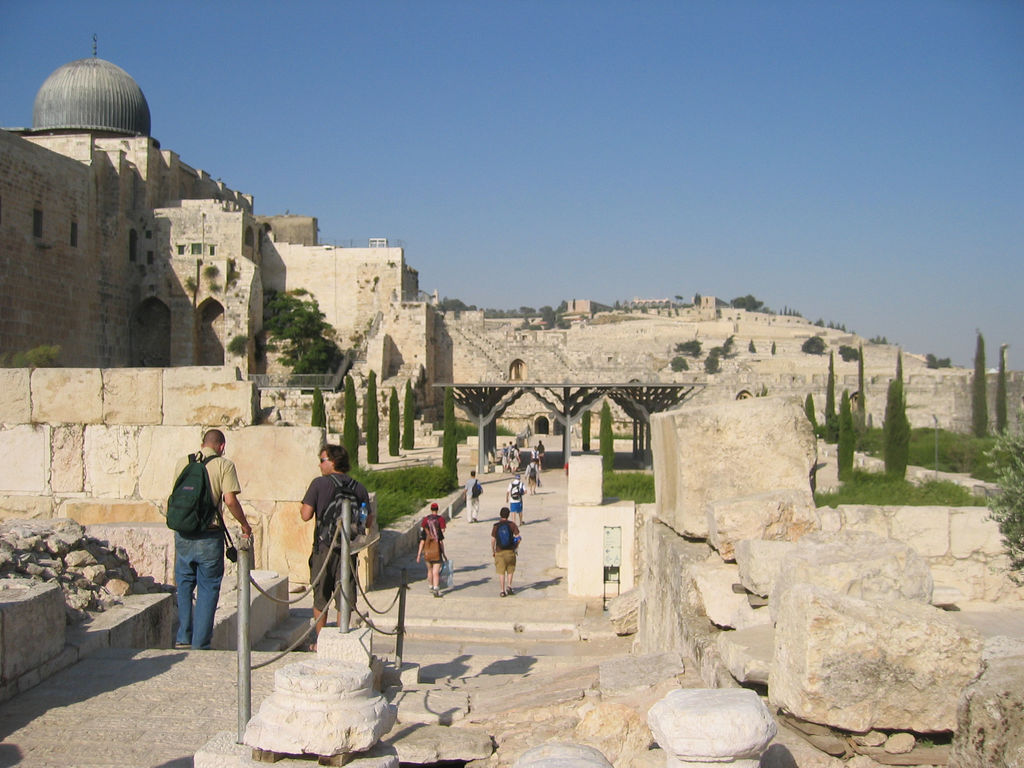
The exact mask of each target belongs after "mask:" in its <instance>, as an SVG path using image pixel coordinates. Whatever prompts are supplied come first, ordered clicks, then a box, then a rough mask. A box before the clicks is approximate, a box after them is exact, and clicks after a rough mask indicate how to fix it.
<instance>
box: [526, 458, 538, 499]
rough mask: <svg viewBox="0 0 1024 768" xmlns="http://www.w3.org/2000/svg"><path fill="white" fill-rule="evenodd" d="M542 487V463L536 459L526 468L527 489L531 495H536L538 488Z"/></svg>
mask: <svg viewBox="0 0 1024 768" xmlns="http://www.w3.org/2000/svg"><path fill="white" fill-rule="evenodd" d="M538 485H540V462H539V461H538V460H537V459H534V460H533V461H531V462H530V466H528V467H527V468H526V487H527V488H528V489H529V490H530V494H531V495H536V493H537V486H538Z"/></svg>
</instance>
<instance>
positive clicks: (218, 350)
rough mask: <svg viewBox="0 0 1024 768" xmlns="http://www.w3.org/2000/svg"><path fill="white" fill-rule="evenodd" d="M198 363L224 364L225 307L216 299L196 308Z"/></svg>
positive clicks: (208, 300)
mask: <svg viewBox="0 0 1024 768" xmlns="http://www.w3.org/2000/svg"><path fill="white" fill-rule="evenodd" d="M196 365H224V307H223V306H221V303H220V302H219V301H216V300H215V299H207V300H206V301H204V302H203V303H202V304H200V305H199V309H197V310H196Z"/></svg>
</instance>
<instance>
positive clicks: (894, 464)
mask: <svg viewBox="0 0 1024 768" xmlns="http://www.w3.org/2000/svg"><path fill="white" fill-rule="evenodd" d="M884 432H885V471H886V474H889V475H892V476H893V477H898V478H900V479H903V478H904V477H906V475H907V462H908V461H909V460H910V422H908V421H907V403H906V401H905V400H904V399H903V382H902V381H900V380H899V379H892V380H891V381H890V382H889V391H888V393H887V395H886V399H885V425H884Z"/></svg>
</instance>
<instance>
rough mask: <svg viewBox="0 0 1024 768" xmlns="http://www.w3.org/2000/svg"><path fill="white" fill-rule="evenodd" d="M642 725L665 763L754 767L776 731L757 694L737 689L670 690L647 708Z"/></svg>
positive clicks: (739, 767)
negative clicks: (662, 752)
mask: <svg viewBox="0 0 1024 768" xmlns="http://www.w3.org/2000/svg"><path fill="white" fill-rule="evenodd" d="M647 723H648V725H650V727H651V732H652V733H653V734H654V739H655V741H657V742H658V746H660V747H661V748H662V749H663V750H664V751H665V752H666V754H667V755H668V756H669V760H668V764H669V765H679V764H682V765H690V764H692V763H729V764H730V765H732V766H736V768H755V767H756V766H757V764H758V761H759V758H760V755H761V754H762V753H763V752H764V750H765V749H766V748H767V746H768V744H769V742H771V740H772V739H773V738H774V737H775V733H776V730H777V728H776V725H775V720H774V719H773V718H772V716H771V713H770V712H769V711H768V708H767V707H766V706H765V705H764V703H763V702H762V701H761V699H760V698H759V697H758V695H757V694H756V693H755V692H754V691H750V690H746V689H743V688H720V689H704V688H698V689H687V690H678V691H672V692H671V693H669V694H668V695H667V696H666V697H665V698H664V699H662V700H661V701H659V702H658V703H657V704H655V705H654V706H653V707H651V709H650V711H649V712H648V713H647Z"/></svg>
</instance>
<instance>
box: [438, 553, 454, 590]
mask: <svg viewBox="0 0 1024 768" xmlns="http://www.w3.org/2000/svg"><path fill="white" fill-rule="evenodd" d="M438 582H439V586H440V587H441V589H451V588H452V586H454V584H455V574H454V573H453V572H452V561H451V560H445V561H444V562H443V563H441V578H440V579H438Z"/></svg>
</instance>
